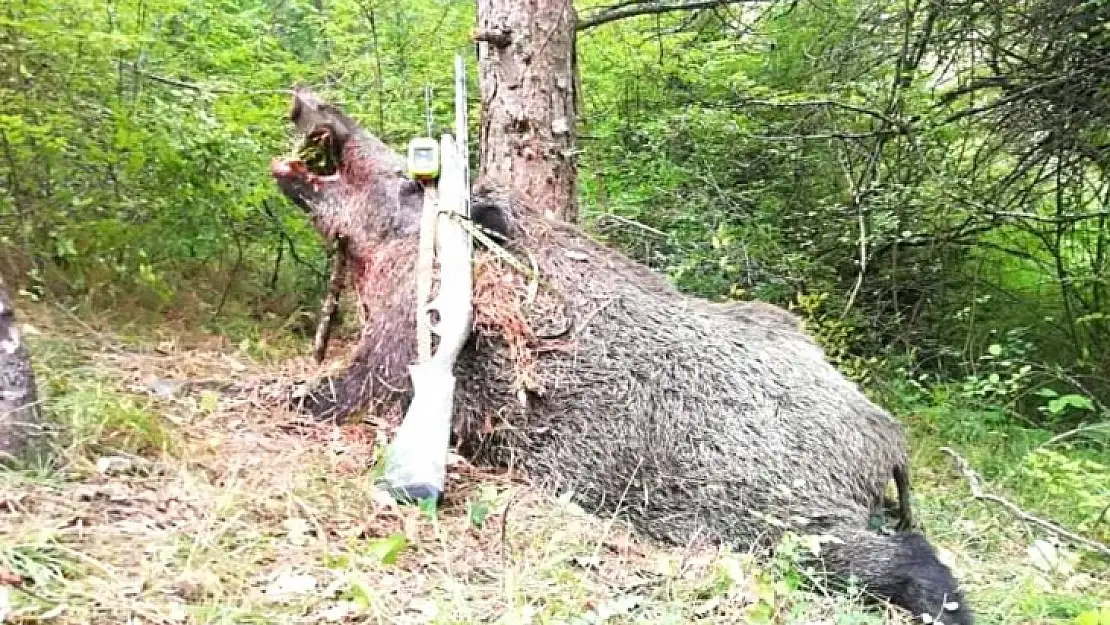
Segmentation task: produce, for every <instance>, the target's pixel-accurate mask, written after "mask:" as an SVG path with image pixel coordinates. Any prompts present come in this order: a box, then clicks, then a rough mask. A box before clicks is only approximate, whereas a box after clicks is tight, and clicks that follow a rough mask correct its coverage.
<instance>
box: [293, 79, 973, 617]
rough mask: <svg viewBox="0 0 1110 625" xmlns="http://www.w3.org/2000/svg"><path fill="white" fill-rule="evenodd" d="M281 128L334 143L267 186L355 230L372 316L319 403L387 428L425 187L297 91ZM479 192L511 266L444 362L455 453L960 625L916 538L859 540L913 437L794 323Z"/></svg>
mask: <svg viewBox="0 0 1110 625" xmlns="http://www.w3.org/2000/svg"><path fill="white" fill-rule="evenodd" d="M292 117H293V121H294V123H295V124H296V126H297V130H298V132H299V133H301V134H308V133H309V132H311V131H314V130H319V129H321V128H324V129H327V130H328V133H327V135H328V137H329V139H328V140H329V141H332V142H333V143H332V144H331V145H330V146H329V149H333V150H336V151H337V153H339V154H341V158H340V159H339V165H338V168H337V169H336V170H335V171H334V172H322V173H314V172H312V171H310V170H309V169H308V168H307V167H306V166H305V165H304V164H303V162H301V161H300V160H299V159H298V158H296V157H292V158H282V159H275V160H274V162H273V164H272V171H273V174H274V176H275V178H276V180H277V182H278V184H279V185H280V186H281V188H282V189H283V190H284V191H285V193H286V194H287V195H289V196H290V197H291V198H292V199H293V201H295V202H296V203H297V204H298V205H300V206H302V207H303V208H305V209H306V210H307V211H309V213H310V214H311V216H312V218H313V220H314V222H315V224H316V225H317V227H318V228H319V229H320V230H321V232H323V233H326V234H328V235H332V234H335V233H339V234H342V235H344V236H346V237H348V239H349V241H350V247H349V249H350V255H351V260H352V267H353V269H352V271H353V273H354V283H355V284H356V285H357V289H358V296H359V299H360V302H361V305H362V313H363V320H364V326H363V332H362V336H361V341H360V343H359V345H358V347H357V348H356V349H355V353H354V355H353V358H352V363H351V365H350V367H349V369H348V371H347V373H346V374H345V375H344V377H343V379H342V380H340V381H339V383H338V384H336V385H334V387H329V389H332V388H333V389H334V391H333V392H332V394H331V396H328V397H321V396H319V395H318V396H317V397H316V398H315V399H314V400H313V403H312V405H311V406H310V409H311V410H312V411H313V412H315V413H316V414H317V415H318V416H335V417H342V416H346V415H348V414H351V413H354V412H356V411H358V410H362V409H372V410H377V411H381V410H385V409H388V410H390V411H392V412H393V414H398V411H399V408H398V406H399V405H400V404H401V403H402V402H404V401H405V399H406V398H407V397H408V395H409V393H410V392H411V386H410V381H409V379H408V371H407V366H408V365H409V364H411V363H412V362H413V359H414V357H415V354H414V345H415V320H414V319H415V304H414V299H415V288H414V284H415V277H414V276H415V274H414V271H415V260H416V250H417V239H418V230H419V229H418V223H419V218H420V204H421V191H420V189H419V187H418V186H416V185H413V184H411V183H408V182H407V181H406V180H405V177H404V174H403V171H402V166H403V163H402V161H401V160H400V158H399V157H398V156H397V155H395V154H394V153H392V152H391V151H390V150H389V149H388V148H386V147H385V146H384V145H383V144H382V143H381V142H380V141H378V140H377V139H376V138H374V137H373V136H371V135H370V134H369V133H367V132H365V131H364V130H362V129H361V128H360V127H359V126H358V124H357V123H356V122H354V121H353V120H351V119H350V118H349V117H347V116H345V115H344V114H343V113H342V112H340V111H339V110H338V109H337V108H336V107H334V106H332V105H329V104H326V103H323V102H322V101H320V100H319V99H318V98H317V97H316V96H315V95H313V94H311V93H308V92H305V91H301V90H298V91H297V92H296V94H295V96H294V107H293V115H292ZM476 186H477V188H476V189H475V193H476V195H477V196H480V197H483V198H485V200H484V201H483V202H482V203H481V205H482V206H483V213H484V214H486V215H487V216H489V215H490V214H491V211H490V209H489V206H491V205H492V206H498V207H500V211H492V213H498V212H499V214H497V215H495V216H494V217H495V218H492V219H483V222H484V223H488V224H494V225H496V227H497V229H498V230H500V231H501V233H503V234H506V235H507V236H508V239H509V243H507V244H506V246H507V247H508V248H509V249H511V250H513V251H514V252H515V255H516V257H517V258H518V259H519V260H520V264H517V263H510V262H507V261H505V260H503V259H502V257H501V256H499V255H498V254H496V253H494V251H492V250H489V249H485V248H479V251H478V253H477V254H476V258H475V301H474V307H475V325H474V332H473V334H472V338H471V340H470V342H469V345H468V348H467V349H466V350H464V352H463V353H462V355H461V356H460V360H459V362H458V364H457V369H456V373H457V379H458V382H459V384H458V390H457V394H456V408H457V415H456V419H455V432H454V433H455V442H456V443H457V445H458V447H459V449H460V451H461V452H462V453H464V454H466V455H467V456H468V457H470V458H471V459H472V460H474V461H475V462H484V463H491V464H497V465H513V466H516V467H519V468H521V469H523V470H524V471H525V472H526V473H527V474H528V475H530V476H531V477H532V478H533V479H534V480H535V481H536V482H538V483H540V484H541V485H543V486H545V487H548V488H551V489H570V490H572V491H573V492H574V493H575V494H576V496H577V497H578V499H579V501H580V502H581V503H582V504H583V505H584V506H585V507H587V508H589V509H591V510H592V511H595V512H597V513H614V512H616V513H619V514H620V515H621V516H623V517H625V518H627V519H629V520H630V521H631V522H632V523H633V525H634V526H635V527H636V528H638V530H639V531H641V532H643V533H644V534H646V535H647V536H650V537H652V538H654V539H658V540H662V541H666V542H670V543H678V544H688V543H691V542H694V541H696V540H711V541H715V542H720V543H728V544H731V545H734V546H737V547H741V548H748V547H751V546H754V545H759V544H764V545H765V544H769V543H770V542H771V541H774V540H775V539H776V538H777V537H779V536H781V535H782V533H783V532H784V531H786V530H794V531H797V532H802V533H810V534H823V535H827V536H831V537H832V538H833V540H831V541H829V542H826V543H824V544H823V545H822V554H821V555H822V558H823V565H824V567H825V569H826V570H828V571H829V572H830V573H832V574H834V575H835V576H838V577H839V578H843V579H847V578H849V577H851V576H854V577H855V578H856V579H857V580H859V582H860V583H861V584H862V585H863V586H864V587H865V588H866V589H867V590H868V591H870V593H872V594H874V595H875V596H877V597H879V598H881V599H885V600H889V601H890V602H892V603H894V604H897V605H900V606H902V607H904V608H906V609H908V610H910V611H911V612H912V613H914V615H915V616H919V615H921V614H924V613H928V614H929V615H930V616H932V617H933V619H934V621H939V622H944V623H956V624H970V623H971V622H972V616H971V612H970V610H969V609H968V607H967V606H966V605H965V602H964V600H963V598H962V596H961V595H960V593H959V591H958V589H957V583H956V580H955V579H954V578H953V577H952V575H951V573H950V572H949V570H948V568H947V567H946V566H945V565H944V564H942V563H941V562H940V561H939V560H938V559H937V556H936V555H935V554H934V552H933V550H932V548H931V547H930V546H929V545H928V543H927V542H926V541H925V539H924V538H923V537H922V536H921V535H919V534H916V533H898V534H894V535H884V534H880V533H878V532H876V531H872V530H870V529H868V524H869V519H870V517H871V515H872V514H873V513H876V512H881V510H882V506H883V504H884V502H885V490H886V486H887V484H888V483H889V482H890V481H891V479H893V478H897V480H896V481H897V482H898V486H899V488H900V490H901V491H902V492H900V500H901V503H902V506H901V507H902V512H903V515H904V517H905V518H906V519H908V518H909V517H908V513H909V511H908V500H907V499H906V497H905V495H906V493H905V490H904V489H905V488H906V486H907V485H906V483H905V482H906V481H907V478H906V475H907V474H906V465H907V451H906V441H905V437H904V433H903V431H902V429H901V427H900V425H899V424H898V423H897V422H896V421H895V420H894V419H893V418H892V417H891V416H890V415H889V414H888V413H887V412H886V411H884V410H882V409H881V408H879V407H878V406H876V405H875V404H873V403H872V402H871V401H869V400H868V399H867V398H866V397H865V396H864V395H863V393H862V392H861V391H860V390H859V389H858V388H857V386H856V385H855V384H854V383H852V382H851V381H849V380H847V379H846V378H845V377H843V376H842V375H841V374H840V373H839V372H837V370H836V369H835V368H834V367H833V366H832V365H831V364H829V362H828V361H827V359H826V358H825V354H824V352H823V350H822V349H821V348H820V347H819V346H818V345H817V344H816V343H815V342H814V341H813V340H812V339H811V338H810V337H809V336H808V335H807V334H806V333H805V331H804V330H803V328H802V324H801V322H800V321H799V319H798V318H797V317H796V316H794V315H793V314H791V313H789V312H787V311H785V310H782V309H780V308H777V307H774V306H770V305H766V304H761V303H757V302H735V303H730V304H715V303H709V302H706V301H703V300H698V299H694V298H691V297H688V296H685V295H683V294H681V293H679V292H678V291H677V290H676V289H675V288H674V287H673V286H672V285H670V284H669V283H668V282H667V281H666V280H665V279H663V278H662V277H659V276H657V275H656V274H654V273H653V272H651V271H650V270H648V269H646V268H645V267H643V266H641V265H638V264H637V263H635V262H633V261H631V260H629V259H628V258H626V257H624V256H622V255H621V254H619V253H617V252H615V251H613V250H611V249H608V248H606V247H605V246H602V245H600V244H598V243H596V242H595V241H593V240H592V239H590V238H589V237H588V236H587V235H585V234H584V233H583V232H582V231H580V230H578V229H577V228H575V227H574V226H571V225H569V224H564V223H560V222H556V221H553V220H549V219H547V218H545V217H543V215H542V211H533V210H528V209H527V208H524V207H521V206H519V205H517V204H516V203H514V202H513V201H511V199H509V198H504V197H498V195H497V193H496V191H494V190H493V189H491V188H484V186H483V184H482V183H481V182H480V183H479V184H478V185H476ZM514 265H515V268H514ZM522 266H523V267H528V266H534V267H535V268H537V269H538V275H532V272H522V271H520V270H519V269H520V268H521V267H522Z"/></svg>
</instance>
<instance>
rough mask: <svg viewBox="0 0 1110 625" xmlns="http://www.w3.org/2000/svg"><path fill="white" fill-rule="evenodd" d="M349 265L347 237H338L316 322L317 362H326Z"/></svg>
mask: <svg viewBox="0 0 1110 625" xmlns="http://www.w3.org/2000/svg"><path fill="white" fill-rule="evenodd" d="M346 267H347V239H346V237H338V238H337V239H336V241H335V247H334V248H332V265H331V275H330V276H329V277H328V290H327V293H325V294H324V305H323V307H322V308H321V310H320V320H319V322H317V324H316V345H315V348H314V349H313V350H312V356H313V358H315V359H316V364H320V363H322V362H324V355H325V354H327V351H328V341H329V339H330V338H331V322H332V319H333V318H334V317H335V310H336V309H337V308H339V294H340V292H342V291H343V274H344V271H345V270H346Z"/></svg>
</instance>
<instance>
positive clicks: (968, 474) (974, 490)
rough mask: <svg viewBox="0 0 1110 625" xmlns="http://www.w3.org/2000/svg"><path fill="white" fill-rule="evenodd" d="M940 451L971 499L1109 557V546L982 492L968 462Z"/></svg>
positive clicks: (950, 451) (947, 449)
mask: <svg viewBox="0 0 1110 625" xmlns="http://www.w3.org/2000/svg"><path fill="white" fill-rule="evenodd" d="M940 450H941V451H942V452H944V453H946V454H948V455H949V456H950V457H951V458H952V460H954V461H955V462H956V465H957V467H958V468H959V470H960V472H961V473H963V474H964V477H965V478H967V483H968V486H969V487H970V488H971V496H972V497H974V498H976V499H979V500H982V501H990V502H993V503H996V504H998V505H1000V506H1002V507H1003V508H1006V509H1007V510H1009V511H1010V513H1011V514H1013V515H1014V516H1016V517H1018V518H1019V519H1021V520H1022V521H1025V522H1026V523H1032V524H1033V525H1036V526H1038V527H1040V528H1042V529H1045V530H1048V531H1050V532H1052V533H1053V534H1056V535H1057V536H1060V537H1061V538H1065V539H1067V540H1069V541H1071V542H1072V543H1075V544H1078V545H1083V546H1084V547H1087V548H1088V549H1092V550H1094V551H1097V552H1099V553H1101V554H1103V555H1105V556H1110V546H1107V545H1104V544H1102V543H1100V542H1098V541H1095V540H1091V539H1090V538H1085V537H1083V536H1080V535H1079V534H1076V533H1074V532H1069V531H1068V530H1066V529H1064V528H1062V527H1060V526H1059V525H1056V524H1055V523H1052V522H1049V521H1045V520H1044V519H1041V518H1039V517H1036V516H1033V515H1032V514H1029V513H1028V512H1026V511H1025V510H1022V509H1021V508H1020V507H1018V505H1017V504H1015V503H1013V502H1012V501H1010V500H1008V499H1006V498H1004V497H1000V496H998V495H994V494H991V493H988V492H985V491H984V490H983V482H982V478H981V477H979V474H978V473H976V472H975V469H972V468H971V464H970V463H968V461H967V460H965V459H964V458H963V456H961V455H960V454H958V453H956V452H955V451H953V450H952V449H950V448H948V447H941V448H940Z"/></svg>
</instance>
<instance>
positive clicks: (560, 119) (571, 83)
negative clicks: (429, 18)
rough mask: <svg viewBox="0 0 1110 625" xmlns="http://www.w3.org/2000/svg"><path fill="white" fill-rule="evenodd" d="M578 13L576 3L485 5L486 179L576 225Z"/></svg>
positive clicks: (481, 5)
mask: <svg viewBox="0 0 1110 625" xmlns="http://www.w3.org/2000/svg"><path fill="white" fill-rule="evenodd" d="M575 20H576V17H575V12H574V8H573V6H572V5H571V1H570V0H478V29H477V32H476V33H475V39H476V40H477V41H478V84H479V87H480V90H481V94H482V107H481V114H482V121H481V127H480V133H479V151H480V154H481V159H480V162H479V164H480V170H479V178H480V179H489V180H491V181H494V183H495V184H497V185H499V186H501V187H503V188H507V189H511V190H512V191H514V192H515V193H516V194H518V195H519V197H520V199H521V200H523V201H524V202H525V203H526V204H527V205H528V206H530V207H532V208H533V209H534V210H540V211H543V212H544V213H546V214H548V215H551V216H554V217H558V218H560V219H564V220H566V221H571V222H573V221H575V220H577V218H578V207H577V201H576V197H575V192H576V189H575V183H576V171H575V169H576V168H575V160H574V159H575V154H574V149H575V110H574V109H575V107H574V103H575V94H574V87H575V67H576V64H575V59H574V30H575V29H574V27H575Z"/></svg>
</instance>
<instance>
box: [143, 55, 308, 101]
mask: <svg viewBox="0 0 1110 625" xmlns="http://www.w3.org/2000/svg"><path fill="white" fill-rule="evenodd" d="M124 65H126V66H128V67H130V68H131V70H132V71H133V72H135V73H136V74H138V75H140V76H142V77H144V78H146V79H147V80H150V81H152V82H156V83H160V84H163V85H166V86H169V87H177V88H179V89H188V90H190V91H198V92H201V93H216V94H225V95H233V94H248V95H285V94H291V93H293V92H292V90H290V89H228V88H225V87H210V86H208V85H201V84H197V83H192V82H186V81H184V80H178V79H176V78H168V77H166V76H159V75H158V74H152V73H150V72H148V71H146V70H144V69H139V68H138V66H136V65H135V64H134V63H128V62H124Z"/></svg>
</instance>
